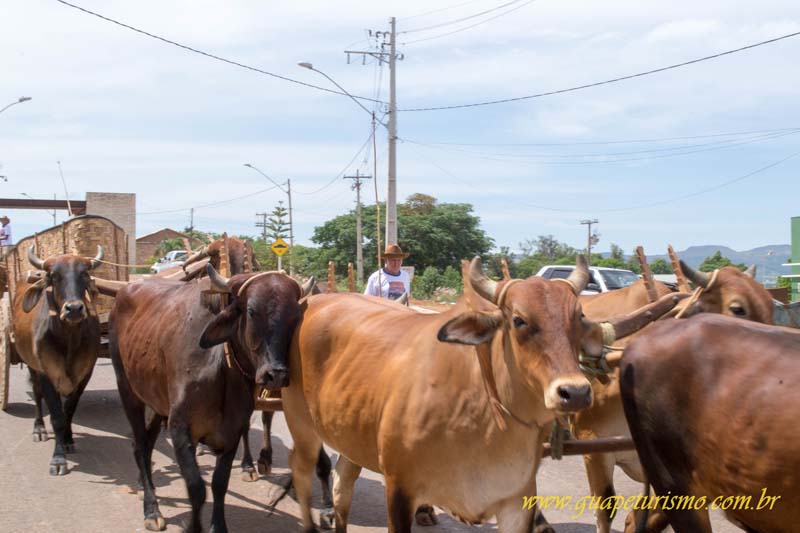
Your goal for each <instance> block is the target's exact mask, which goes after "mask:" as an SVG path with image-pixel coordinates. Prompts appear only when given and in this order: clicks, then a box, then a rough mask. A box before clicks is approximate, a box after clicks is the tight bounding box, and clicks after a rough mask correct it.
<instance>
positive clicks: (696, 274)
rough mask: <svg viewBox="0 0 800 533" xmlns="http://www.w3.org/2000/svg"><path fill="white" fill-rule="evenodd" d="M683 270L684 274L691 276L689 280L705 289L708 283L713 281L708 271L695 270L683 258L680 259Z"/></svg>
mask: <svg viewBox="0 0 800 533" xmlns="http://www.w3.org/2000/svg"><path fill="white" fill-rule="evenodd" d="M679 262H680V264H681V270H683V274H684V275H685V276H686V277H687V278H689V281H691V282H692V283H694V284H695V285H697V286H698V287H703V288H704V289H705V288H706V287H708V284H709V283H711V274H708V273H707V272H700V271H699V270H695V269H693V268H692V267H690V266H689V265H687V264H686V263H684V262H683V259H681V260H680V261H679Z"/></svg>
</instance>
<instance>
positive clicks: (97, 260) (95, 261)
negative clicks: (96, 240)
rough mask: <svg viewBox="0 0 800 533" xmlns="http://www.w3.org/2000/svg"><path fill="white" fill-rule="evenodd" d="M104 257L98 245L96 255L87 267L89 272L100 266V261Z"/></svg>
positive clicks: (104, 254)
mask: <svg viewBox="0 0 800 533" xmlns="http://www.w3.org/2000/svg"><path fill="white" fill-rule="evenodd" d="M105 256H106V253H105V251H104V250H103V247H102V246H100V245H99V244H98V245H97V255H96V256H94V259H92V266H91V267H89V270H94V269H95V268H97V267H99V266H100V264H101V263H100V261H102V260H103V258H104V257H105Z"/></svg>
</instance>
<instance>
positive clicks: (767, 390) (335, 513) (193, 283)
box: [12, 239, 800, 533]
mask: <svg viewBox="0 0 800 533" xmlns="http://www.w3.org/2000/svg"><path fill="white" fill-rule="evenodd" d="M228 242H229V244H228V255H229V256H230V264H229V268H230V273H231V274H230V277H229V278H228V277H223V276H222V275H221V274H219V270H220V266H219V265H220V253H219V250H220V243H219V242H216V243H213V244H212V245H210V246H209V247H207V248H206V249H204V250H203V251H201V252H200V253H199V254H197V255H195V256H194V257H193V258H192V259H191V260H190V261H189V263H188V266H186V265H185V268H184V269H183V270H178V271H176V272H172V273H166V274H165V275H164V276H155V277H150V278H147V279H143V280H138V281H135V282H131V283H129V284H125V283H120V282H109V281H106V280H101V279H98V278H95V277H93V276H92V272H91V271H92V269H93V268H95V267H97V266H98V265H99V264H100V261H101V260H102V256H103V252H102V249H100V250H99V251H98V256H97V257H95V258H93V259H89V258H84V257H79V256H73V255H60V256H54V257H48V258H40V257H38V256H37V255H36V251H35V250H34V249H33V248H31V249H30V250H28V258H29V261H30V263H31V264H32V265H33V266H34V267H35V268H36V269H38V270H37V271H36V272H31V273H28V274H27V276H26V278H25V280H20V282H19V283H18V285H17V291H16V295H12V296H13V297H14V301H13V306H14V308H13V311H14V312H13V317H14V320H13V338H14V347H15V349H16V351H17V353H18V356H19V357H20V358H21V360H22V361H24V362H25V363H26V364H27V365H28V368H29V369H30V375H31V381H32V384H33V391H34V398H35V403H36V417H35V422H34V428H33V440H34V441H41V440H46V439H47V430H46V429H45V426H44V423H43V420H42V411H41V400H42V398H44V400H45V402H46V404H47V408H48V410H49V413H50V420H51V423H52V428H53V433H54V436H55V439H54V440H55V448H54V451H53V456H52V460H51V462H50V473H51V474H52V475H56V476H57V475H63V474H66V473H67V472H68V465H67V460H66V457H67V454H68V453H69V452H71V451H73V450H74V446H75V444H74V440H73V435H72V420H73V416H74V414H75V410H76V406H77V404H78V400H79V398H80V396H81V393H82V392H83V390H84V388H85V387H86V385H87V383H88V381H89V379H90V377H91V374H92V370H93V368H94V364H95V360H96V358H97V354H98V350H99V347H100V342H101V338H100V327H99V322H98V317H97V313H96V312H95V310H94V305H93V300H94V299H95V298H96V297H97V294H98V293H102V294H106V295H113V296H115V304H114V308H113V310H112V311H111V314H110V318H109V338H108V343H109V353H110V357H111V360H112V363H113V366H114V370H115V373H116V377H117V384H118V388H119V394H120V398H121V402H122V406H123V408H124V411H125V415H126V416H127V418H128V421H129V422H130V425H131V429H132V434H133V449H134V458H135V462H136V465H137V467H138V469H139V473H140V478H139V479H140V483H141V489H142V491H143V495H144V496H143V501H144V525H145V527H146V528H147V529H148V530H152V531H159V530H163V529H164V528H165V527H166V521H165V519H164V517H163V516H162V514H161V512H160V511H159V506H158V501H157V498H156V494H155V489H154V486H153V482H152V477H151V466H152V462H151V455H152V452H153V448H154V445H155V442H156V439H157V437H158V435H159V433H160V432H161V430H162V428H163V427H166V428H167V429H168V431H169V434H170V436H171V439H172V444H173V447H174V451H175V459H176V461H177V463H178V465H179V467H180V472H181V475H182V476H183V478H184V480H185V482H186V487H187V492H188V498H189V500H190V503H191V509H192V513H191V520H190V523H189V524H188V529H189V530H190V531H200V530H201V514H200V511H201V508H202V506H203V504H204V501H205V499H206V488H205V484H204V481H203V479H202V477H201V474H200V470H199V468H198V464H197V460H196V458H195V455H196V451H197V446H198V444H200V443H202V444H204V445H206V446H207V447H209V448H210V449H211V450H212V451H213V452H214V453H215V454H216V455H217V462H216V466H215V469H214V473H213V477H212V481H211V491H212V494H213V512H212V518H211V530H212V531H215V532H217V533H219V532H223V531H227V526H226V523H225V513H224V500H225V493H226V491H227V487H228V481H229V478H230V474H231V470H232V464H233V461H234V456H235V454H236V451H237V448H238V445H239V441H240V440H243V441H244V445H245V452H244V457H243V459H242V468H243V470H244V473H245V475H247V476H250V477H251V478H252V479H257V477H258V476H257V474H255V471H256V466H255V465H254V464H253V460H252V457H251V454H250V450H249V447H248V446H247V439H246V438H245V439H242V435H244V436H245V437H246V436H247V434H248V429H249V426H250V419H251V416H252V414H253V410H254V399H255V398H256V396H257V395H258V394H259V393H260V391H261V390H262V389H268V390H271V391H279V393H280V396H281V397H282V401H283V409H284V411H285V417H286V422H287V424H288V426H289V429H290V431H291V435H292V439H293V443H294V444H293V446H294V448H293V450H292V452H291V454H290V459H289V463H290V467H291V470H292V476H293V477H292V482H293V485H294V490H295V491H296V496H297V500H298V502H299V504H300V506H301V511H302V524H301V527H302V529H303V530H305V531H313V530H315V523H314V521H313V519H312V514H311V502H310V500H311V487H312V477H313V475H314V473H315V472H316V474H317V475H318V476H319V477H320V479H321V480H322V481H323V487H324V490H323V498H324V500H325V503H324V505H325V507H326V509H325V510H324V511H323V513H322V515H321V521H322V522H324V524H323V527H326V526H327V527H330V526H331V524H330V522H331V521H332V522H333V526H334V527H335V528H336V531H337V532H343V531H346V529H347V521H348V512H349V508H350V505H351V501H352V496H353V487H354V483H355V481H356V478H358V476H359V473H360V471H361V469H362V468H367V469H370V470H373V471H375V472H379V473H381V474H383V476H384V478H385V490H386V508H387V515H388V517H387V521H388V528H389V531H392V532H408V531H410V529H411V526H412V523H413V522H414V521H415V518H416V520H417V521H418V522H420V523H425V522H426V521H427V522H430V521H431V520H435V515H433V514H432V511H431V507H430V506H431V505H435V506H438V507H440V508H442V509H445V510H446V511H448V512H449V513H451V514H452V515H454V516H456V517H458V518H459V519H461V520H463V521H465V522H468V523H479V522H483V521H486V520H490V519H492V518H494V519H496V521H497V524H498V528H499V530H500V531H501V532H514V533H516V532H520V533H522V532H533V531H535V532H542V531H550V530H551V528H550V526H549V524H548V523H547V520H546V518H545V516H544V515H543V514H542V513H541V512H538V511H537V510H536V509H535V508H526V507H525V506H524V505H523V501H524V498H525V497H530V496H532V495H535V494H536V472H537V468H538V466H539V463H540V460H541V457H542V444H543V442H544V441H545V440H546V439H547V438H548V436H549V434H550V433H551V428H552V427H553V423H554V420H559V421H561V423H562V424H565V423H568V424H569V425H570V429H571V431H572V433H573V435H574V436H575V437H577V438H578V439H595V438H601V437H609V436H626V435H627V436H631V437H632V438H633V441H634V443H635V450H623V451H616V452H602V453H601V452H598V453H590V454H587V455H585V456H584V460H585V465H586V470H587V473H588V478H589V486H590V488H591V494H592V495H595V496H600V497H606V498H607V497H610V496H614V494H615V492H614V485H613V471H614V467H615V466H616V465H618V466H620V467H621V468H622V469H623V470H624V471H625V473H626V474H627V475H628V476H630V477H631V478H633V479H634V480H638V481H640V482H643V483H646V484H647V486H650V487H652V489H647V490H652V491H653V492H654V493H655V494H657V495H665V494H673V495H686V496H695V497H701V496H704V497H707V498H709V501H710V500H711V499H712V498H715V497H717V496H752V497H753V498H754V499H757V498H758V496H759V495H760V494H762V491H763V490H766V492H767V493H769V494H770V495H775V496H779V497H780V499H779V500H778V501H777V504H776V505H775V506H774V507H773V508H772V509H771V510H763V509H762V510H756V509H755V506H750V507H752V508H745V509H734V510H729V511H728V518H729V519H730V520H732V521H734V522H735V523H737V524H738V525H740V526H741V527H743V528H744V529H746V530H748V531H796V530H797V529H798V528H799V527H800V425H798V424H797V423H796V421H795V419H794V415H795V409H796V408H797V407H800V388H798V384H800V332H798V331H796V330H793V329H790V328H784V327H778V326H773V325H771V324H772V323H773V313H774V312H776V307H775V304H774V301H773V300H772V298H771V297H770V295H769V293H768V292H767V291H766V290H765V289H764V288H763V287H762V286H761V285H760V284H759V283H757V282H756V281H755V280H754V279H753V274H754V272H753V271H752V269H751V270H748V271H745V272H742V271H740V270H738V269H736V268H734V267H724V268H721V269H719V270H718V271H716V272H713V273H703V272H697V271H695V270H693V269H691V268H689V267H688V266H686V265H682V267H683V270H684V273H685V274H686V276H687V277H688V278H689V279H690V280H691V281H692V282H693V283H694V284H695V285H696V290H695V291H694V292H693V294H692V295H691V296H690V295H689V294H686V293H680V292H675V290H674V289H673V288H670V287H668V286H667V285H664V284H660V283H657V282H656V289H657V292H658V297H659V298H658V299H656V300H655V301H653V298H652V296H648V291H647V290H646V288H645V285H644V282H643V281H639V282H637V283H635V284H633V285H631V286H630V287H627V288H624V289H620V290H617V291H613V292H609V293H605V294H599V295H590V296H584V295H581V291H582V289H583V288H584V287H585V285H586V284H587V281H588V280H589V272H588V270H587V268H586V263H585V260H584V259H583V258H582V257H581V256H579V257H578V258H577V267H576V269H575V270H574V271H573V273H572V274H571V275H570V277H569V278H567V279H560V280H547V279H543V278H537V277H531V278H527V279H524V280H521V279H509V278H504V279H502V280H499V281H494V280H492V279H490V278H489V277H487V276H486V275H485V274H484V272H483V270H482V266H481V262H480V260H479V259H478V258H475V259H473V260H472V261H471V262H469V263H468V262H466V261H465V262H464V263H463V264H462V272H463V279H464V294H463V297H462V298H461V299H460V300H459V302H458V304H457V305H455V306H453V308H452V309H451V310H448V311H446V312H442V313H423V312H420V311H418V310H415V309H413V308H409V307H407V306H404V305H403V304H401V303H397V302H392V301H387V300H382V299H379V298H375V297H370V296H363V295H360V294H354V293H327V294H313V293H314V292H315V291H314V290H313V289H314V281H313V278H312V279H310V280H309V281H308V282H306V283H305V284H303V285H301V284H300V283H299V282H297V281H295V280H294V279H292V278H290V277H289V276H287V275H286V274H285V273H283V272H252V271H250V270H252V268H248V267H252V265H253V262H254V258H253V257H252V255H251V251H250V250H249V248H248V247H247V246H246V245H245V244H244V243H241V242H240V241H237V240H235V239H229V240H228ZM248 271H250V272H248ZM651 288H652V287H651ZM316 292H319V291H316ZM651 294H652V292H651ZM677 316H679V317H680V319H675V317H677ZM651 322H652V323H651ZM623 348H624V353H623V355H622V358H621V359H620V360H619V366H618V367H617V368H615V369H608V368H607V365H606V369H607V370H610V373H609V374H608V375H607V376H602V378H603V379H600V377H598V376H597V375H596V373H592V372H589V373H587V372H586V367H585V365H583V364H582V363H581V361H586V360H594V361H605V359H604V357H606V355H607V354H608V352H609V350H617V352H618V351H619V350H621V349H623ZM273 394H276V392H273ZM62 397H64V398H65V400H64V402H63V404H62ZM270 420H271V418H270V417H269V416H267V415H266V414H265V422H266V424H265V434H266V437H265V440H264V443H265V447H264V449H262V450H261V454H260V455H259V459H258V461H257V465H258V466H257V468H258V470H259V471H260V472H261V473H265V472H268V471H269V468H270V463H271V452H270V449H269V433H268V431H269V421H270ZM323 443H324V444H326V445H328V446H329V447H331V448H333V449H335V450H337V451H338V452H339V454H340V455H339V459H338V461H337V462H336V465H335V468H334V469H333V470H334V472H333V490H332V495H331V490H330V488H329V487H328V485H327V483H328V478H329V477H330V474H331V463H330V460H329V459H328V456H327V454H326V453H325V452H324V450H323V448H322V444H323ZM612 512H613V511H612V510H600V511H598V512H597V528H598V531H601V532H608V531H609V530H610V523H611V518H612V517H613V515H612ZM266 524H267V525H266V527H267V528H268V527H269V526H268V523H266ZM667 524H670V525H672V527H673V528H674V529H675V530H676V531H679V532H692V533H694V532H702V531H711V528H710V523H709V517H708V511H707V510H706V509H705V508H689V509H674V508H673V509H667V508H666V507H664V508H658V507H657V508H654V509H650V510H649V512H643V511H641V510H640V511H636V512H632V513H631V514H630V515H628V517H627V520H626V531H633V530H634V529H638V530H641V531H661V530H662V529H663V528H665V527H666V525H667Z"/></svg>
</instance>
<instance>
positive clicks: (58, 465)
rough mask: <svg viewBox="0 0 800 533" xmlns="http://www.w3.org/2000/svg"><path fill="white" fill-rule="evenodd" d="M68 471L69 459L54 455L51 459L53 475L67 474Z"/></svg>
mask: <svg viewBox="0 0 800 533" xmlns="http://www.w3.org/2000/svg"><path fill="white" fill-rule="evenodd" d="M68 473H69V469H68V468H67V460H66V459H65V458H64V457H53V458H52V459H51V460H50V475H51V476H66V475H67V474H68Z"/></svg>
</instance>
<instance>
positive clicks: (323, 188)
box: [294, 132, 372, 196]
mask: <svg viewBox="0 0 800 533" xmlns="http://www.w3.org/2000/svg"><path fill="white" fill-rule="evenodd" d="M371 140H372V132H370V134H369V137H367V140H366V141H364V144H362V145H361V148H359V149H358V152H356V155H354V156H353V159H351V160H350V162H349V163H347V165H346V166H345V167H344V168H343V169H342V171H341V172H339V173H338V174H336V176H335V177H334V178H333V179H332V180H331V181H329V182H328V183H326V184H325V185H323V186H322V187H320V188H319V189H316V190H313V191H311V192H300V191H297V190H296V191H294V192H295V194H303V195H306V196H310V195H312V194H317V193H318V192H322V191H324V190H325V189H327V188H328V187H330V186H331V185H333V184H334V183H336V182H337V181H339V178H340V177H341V176H342V174H344V173H345V172H347V169H348V168H350V165H352V164H353V161H355V160H356V159H358V156H359V155H361V152H363V151H364V148H366V147H367V144H368V143H369V142H370V141H371Z"/></svg>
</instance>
